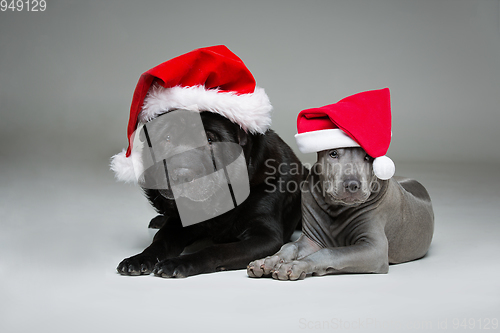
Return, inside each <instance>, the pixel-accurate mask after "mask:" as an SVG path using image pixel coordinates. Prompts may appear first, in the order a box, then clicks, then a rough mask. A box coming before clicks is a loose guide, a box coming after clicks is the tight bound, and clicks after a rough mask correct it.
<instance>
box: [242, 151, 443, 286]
mask: <svg viewBox="0 0 500 333" xmlns="http://www.w3.org/2000/svg"><path fill="white" fill-rule="evenodd" d="M335 154H336V155H335ZM372 163H373V159H372V158H371V157H369V156H367V155H366V153H365V151H364V150H363V149H361V148H344V149H334V150H325V151H321V152H319V153H318V161H317V162H316V163H315V165H314V166H313V168H312V170H311V173H310V175H309V177H308V178H307V180H306V182H305V184H304V186H303V187H302V225H303V226H302V231H303V232H302V235H301V236H300V237H299V239H297V240H296V241H295V242H292V243H288V244H285V245H283V247H282V248H281V250H280V251H278V252H277V253H276V254H274V255H272V256H270V257H266V258H263V259H260V260H256V261H253V262H251V263H250V264H249V265H248V268H247V272H248V275H249V276H251V277H262V276H266V275H272V277H273V278H275V279H279V280H297V279H303V278H305V276H306V275H307V274H314V275H325V274H335V273H387V272H388V271H389V264H397V263H402V262H407V261H411V260H415V259H418V258H421V257H423V256H424V255H425V254H426V253H427V250H428V249H429V246H430V243H431V240H432V235H433V232H434V213H433V210H432V204H431V199H430V197H429V194H428V193H427V191H426V190H425V188H424V187H423V186H422V185H421V184H420V183H418V182H417V181H415V180H413V179H409V178H402V177H393V178H391V179H389V180H379V179H378V178H376V176H375V175H374V174H373V170H372Z"/></svg>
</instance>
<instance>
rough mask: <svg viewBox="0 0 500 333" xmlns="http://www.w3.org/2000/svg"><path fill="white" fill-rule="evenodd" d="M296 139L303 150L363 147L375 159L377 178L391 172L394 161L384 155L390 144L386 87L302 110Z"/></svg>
mask: <svg viewBox="0 0 500 333" xmlns="http://www.w3.org/2000/svg"><path fill="white" fill-rule="evenodd" d="M297 132H298V134H296V135H295V139H296V141H297V145H298V146H299V150H300V151H301V152H302V153H312V152H318V151H321V150H326V149H335V148H346V147H362V148H363V149H364V150H365V151H366V153H367V154H368V155H370V156H371V157H373V158H374V161H373V171H374V173H375V175H376V176H377V177H378V178H380V179H389V178H391V177H392V176H393V175H394V172H395V166H394V162H393V161H392V160H391V159H390V158H389V157H387V156H385V154H386V153H387V150H388V149H389V145H390V143H391V97H390V91H389V88H384V89H380V90H371V91H365V92H361V93H358V94H355V95H352V96H349V97H346V98H344V99H342V100H340V101H338V102H337V103H335V104H331V105H325V106H322V107H320V108H313V109H307V110H303V111H301V112H300V113H299V116H298V118H297Z"/></svg>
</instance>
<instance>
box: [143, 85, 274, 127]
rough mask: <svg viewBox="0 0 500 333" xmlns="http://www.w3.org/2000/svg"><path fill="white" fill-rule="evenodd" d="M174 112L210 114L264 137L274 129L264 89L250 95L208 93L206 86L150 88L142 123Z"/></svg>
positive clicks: (157, 86)
mask: <svg viewBox="0 0 500 333" xmlns="http://www.w3.org/2000/svg"><path fill="white" fill-rule="evenodd" d="M193 106H196V107H195V108H194V109H193ZM173 109H185V110H191V109H193V111H210V112H214V113H217V114H220V115H221V116H224V117H226V118H227V119H229V120H231V121H232V122H233V123H236V124H238V125H240V126H241V128H242V129H243V130H245V131H247V132H250V133H261V134H263V133H265V132H266V131H267V130H268V129H269V127H270V126H271V110H272V106H271V102H270V101H269V98H268V97H267V95H266V93H265V91H264V89H262V88H260V87H256V88H255V91H254V92H253V93H251V94H241V95H238V94H235V93H233V92H224V91H218V90H215V89H205V87H204V86H193V87H180V86H177V87H172V88H163V87H162V86H159V85H153V86H151V88H150V90H149V92H148V94H147V95H146V98H144V104H143V107H142V111H141V113H140V114H139V121H141V122H143V123H145V122H148V121H150V120H151V119H154V118H156V117H158V116H159V115H160V114H162V113H165V112H167V111H169V110H173Z"/></svg>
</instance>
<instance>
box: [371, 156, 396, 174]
mask: <svg viewBox="0 0 500 333" xmlns="http://www.w3.org/2000/svg"><path fill="white" fill-rule="evenodd" d="M395 172H396V166H395V165H394V162H393V161H392V160H391V159H390V158H389V157H387V156H385V155H384V156H380V157H377V158H376V159H374V160H373V173H375V176H377V178H379V179H382V180H387V179H390V178H391V177H392V176H394V173H395Z"/></svg>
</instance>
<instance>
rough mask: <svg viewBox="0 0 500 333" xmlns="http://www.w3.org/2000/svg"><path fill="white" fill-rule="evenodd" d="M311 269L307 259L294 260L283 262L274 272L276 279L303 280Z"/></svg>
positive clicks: (273, 275)
mask: <svg viewBox="0 0 500 333" xmlns="http://www.w3.org/2000/svg"><path fill="white" fill-rule="evenodd" d="M308 269H309V264H308V263H307V262H305V261H297V260H295V261H292V262H290V263H283V264H281V265H280V266H279V268H278V269H276V270H275V271H274V272H273V273H272V277H273V279H276V280H303V279H304V278H305V277H306V275H307V271H308Z"/></svg>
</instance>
